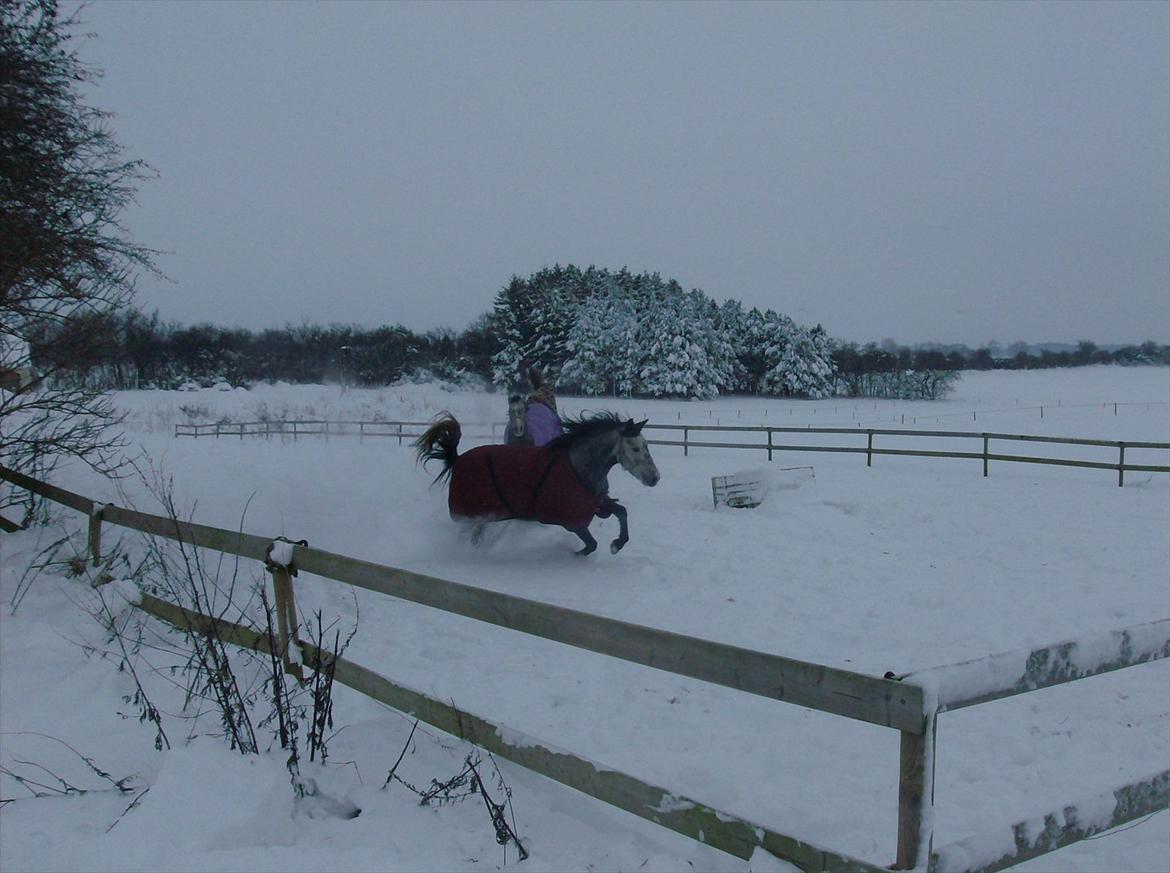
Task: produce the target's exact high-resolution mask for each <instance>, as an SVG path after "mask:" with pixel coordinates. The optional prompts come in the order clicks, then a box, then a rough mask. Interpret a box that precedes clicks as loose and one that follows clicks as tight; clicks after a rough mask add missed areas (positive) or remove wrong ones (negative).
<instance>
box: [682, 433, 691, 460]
mask: <svg viewBox="0 0 1170 873" xmlns="http://www.w3.org/2000/svg"><path fill="white" fill-rule="evenodd" d="M690 434H691V429H690V428H689V427H684V428H683V457H684V458H685V457H686V456H687V455H688V454H689V453H690V446H689V445H687V443H688V442H689V441H690Z"/></svg>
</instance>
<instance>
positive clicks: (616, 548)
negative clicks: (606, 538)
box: [609, 540, 625, 555]
mask: <svg viewBox="0 0 1170 873" xmlns="http://www.w3.org/2000/svg"><path fill="white" fill-rule="evenodd" d="M624 545H625V543H624V542H622V541H621V540H614V541H613V542H612V543H610V544H609V553H610V554H611V555H616V554H617V553H618V552H620V551H621V550H622V546H624Z"/></svg>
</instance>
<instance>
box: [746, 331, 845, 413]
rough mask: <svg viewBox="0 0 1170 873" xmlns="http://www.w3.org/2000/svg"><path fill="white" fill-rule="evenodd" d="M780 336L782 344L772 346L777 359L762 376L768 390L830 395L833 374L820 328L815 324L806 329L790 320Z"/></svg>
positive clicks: (803, 394)
mask: <svg viewBox="0 0 1170 873" xmlns="http://www.w3.org/2000/svg"><path fill="white" fill-rule="evenodd" d="M789 324H791V321H789ZM784 339H785V341H784V343H783V345H782V346H777V347H775V348H776V349H777V350H778V351H779V357H778V360H777V361H776V363H775V365H774V366H773V367H772V368H771V369H770V370H769V371H768V373H767V375H766V376H765V377H764V379H765V384H766V385H767V386H768V388H769V390H770V391H771V392H772V393H775V394H784V395H788V396H791V397H811V398H813V399H820V398H823V397H831V396H832V394H833V389H834V385H835V381H836V374H835V370H834V368H833V362H832V358H831V353H832V347H831V345H830V343H829V339H828V336H827V335H826V334H825V330H824V328H823V327H821V326H820V325H819V324H818V325H817V326H816V327H814V328H812V329H811V330H810V329H809V328H805V327H798V326H796V325H795V324H791V328H790V329H789V330H788V331H786V332H785V334H784Z"/></svg>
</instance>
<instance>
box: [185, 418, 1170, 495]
mask: <svg viewBox="0 0 1170 873" xmlns="http://www.w3.org/2000/svg"><path fill="white" fill-rule="evenodd" d="M429 424H430V422H423V421H333V422H329V421H291V420H290V421H242V422H211V423H205V424H176V425H175V436H176V437H180V436H190V437H200V436H215V437H220V436H238V437H240V439H243V438H244V437H245V436H264V437H268V438H271V437H272V436H274V435H275V436H292V438H293V439H294V440H295V439H297V438H298V437H299V436H308V435H324V436H325V438H326V439H328V438H329V436H330V434H331V433H332V434H333V435H336V436H341V435H349V436H352V435H354V434H355V433H356V434H357V435H358V438H359V439H361V438H364V437H367V436H369V437H397V438H398V444H399V445H402V443H403V441H404V440H408V439H415V438H416V437H418V436H420V435H421V433H422V430H421V429H423V428H426V427H428V426H429ZM470 426H471V427H480V428H488V427H490V428H491V433H490V435H489V434H485V433H481V434H468V436H471V437H472V438H474V439H492V440H494V439H496V431H497V428H499V429H500V432H501V433H502V432H503V427H504V425H501V424H484V423H480V424H472V425H470ZM355 427H356V428H357V430H356V431H355V430H354V428H355ZM404 428H409V430H404ZM645 429H646V430H648V431H649V430H665V431H676V432H677V431H682V440H681V441H680V440H677V439H673V440H668V439H652V440H647V442H649V443H650V444H651V445H657V446H677V447H679V448H681V449H682V450H683V454H684V455H689V454H690V450H691V449H756V450H761V451H766V452H767V453H768V460H769V461H771V460H772V456H773V454H774V453H775V452H836V453H844V454H864V455H865V465H866V466H867V467H872V466H873V458H874V455H896V456H902V457H915V458H965V459H968V460H976V461H979V460H981V461H982V462H983V475H984V477H987V476H988V475H989V472H990V465H991V462H992V461H1005V462H1008V463H1018V464H1046V465H1055V466H1061V467H1085V468H1089V469H1095V470H1116V471H1117V484H1118V485H1119V486H1124V485H1125V474H1126V472H1127V471H1129V472H1140V473H1170V464H1134V463H1126V460H1125V451H1126V449H1130V450H1133V449H1140V450H1155V451H1158V450H1161V451H1167V452H1170V443H1155V442H1125V441H1121V440H1094V439H1080V438H1077V437H1051V436H1033V435H1029V434H1010V433H990V432H982V431H939V430H904V429H903V430H895V429H882V428H861V427H856V428H852V427H768V426H765V425H751V426H749V425H744V426H733V425H714V424H647V425H646V427H645ZM692 431H695V432H699V433H703V432H712V431H713V432H717V433H744V434H764V435H766V436H765V439H766V441H765V442H762V443H746V442H704V441H696V440H692V439H691V432H692ZM786 433H792V434H796V433H799V434H841V435H845V434H848V435H850V436H853V437H859V436H864V437H865V438H866V444H865V445H864V446H818V445H808V444H804V443H777V442H776V439H775V435H776V434H786ZM875 436H881V437H895V438H906V437H914V438H927V439H981V440H982V441H983V450H982V451H980V452H944V451H935V450H929V449H897V448H875V447H874V443H873V440H874V437H875ZM992 440H1001V441H1009V442H1027V443H1048V444H1055V445H1066V446H1096V447H1104V448H1112V449H1115V450H1116V451H1117V462H1116V463H1110V462H1107V461H1087V460H1077V459H1072V458H1045V457H1039V456H1034V455H1009V454H1001V453H998V452H997V453H993V452H992V451H991V441H992ZM1168 460H1170V459H1168Z"/></svg>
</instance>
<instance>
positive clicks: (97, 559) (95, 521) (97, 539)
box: [88, 503, 105, 567]
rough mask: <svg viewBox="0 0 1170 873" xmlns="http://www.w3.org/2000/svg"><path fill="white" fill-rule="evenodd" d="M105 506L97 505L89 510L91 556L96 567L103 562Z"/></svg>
mask: <svg viewBox="0 0 1170 873" xmlns="http://www.w3.org/2000/svg"><path fill="white" fill-rule="evenodd" d="M104 509H105V506H104V505H103V504H101V503H95V504H94V505H93V507H92V508H91V509H90V510H89V544H88V545H89V554H90V556H91V558H92V560H93V565H94V566H95V567H96V566H97V565H98V564H100V563H101V562H102V510H104Z"/></svg>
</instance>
